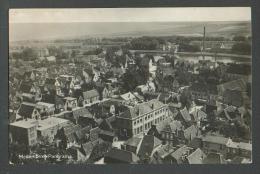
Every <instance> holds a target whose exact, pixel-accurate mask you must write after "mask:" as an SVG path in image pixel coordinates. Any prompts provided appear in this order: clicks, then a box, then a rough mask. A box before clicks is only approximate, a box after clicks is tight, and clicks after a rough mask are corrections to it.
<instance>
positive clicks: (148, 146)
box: [138, 135, 162, 158]
mask: <svg viewBox="0 0 260 174" xmlns="http://www.w3.org/2000/svg"><path fill="white" fill-rule="evenodd" d="M161 144H162V142H161V140H159V139H158V138H156V137H155V136H152V135H145V136H144V137H143V139H142V142H141V145H140V149H139V151H138V156H139V157H140V158H146V157H147V156H151V154H152V151H153V150H154V149H155V148H156V147H158V146H159V145H161Z"/></svg>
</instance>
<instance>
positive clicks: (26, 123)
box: [10, 119, 38, 129]
mask: <svg viewBox="0 0 260 174" xmlns="http://www.w3.org/2000/svg"><path fill="white" fill-rule="evenodd" d="M37 124H38V123H37V121H36V120H34V119H27V120H21V121H16V122H14V123H10V126H15V127H20V128H25V129H28V128H31V127H34V126H37Z"/></svg>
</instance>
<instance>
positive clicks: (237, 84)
mask: <svg viewBox="0 0 260 174" xmlns="http://www.w3.org/2000/svg"><path fill="white" fill-rule="evenodd" d="M217 88H218V91H219V92H221V93H223V92H224V91H225V90H227V89H229V90H234V89H235V90H239V91H246V89H247V81H246V79H238V80H233V81H229V82H226V83H223V84H221V85H218V86H217Z"/></svg>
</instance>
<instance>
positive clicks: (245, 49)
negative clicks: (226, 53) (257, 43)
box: [231, 42, 251, 55]
mask: <svg viewBox="0 0 260 174" xmlns="http://www.w3.org/2000/svg"><path fill="white" fill-rule="evenodd" d="M231 51H232V53H235V54H247V55H250V54H251V44H249V43H247V42H241V43H236V44H234V45H233V46H232V49H231Z"/></svg>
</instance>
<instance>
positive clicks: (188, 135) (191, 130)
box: [183, 125, 198, 139]
mask: <svg viewBox="0 0 260 174" xmlns="http://www.w3.org/2000/svg"><path fill="white" fill-rule="evenodd" d="M183 132H184V137H185V138H186V139H190V138H191V137H195V136H196V134H197V132H198V130H197V128H196V127H195V126H194V125H191V126H190V127H188V128H187V129H185V130H184V131H183Z"/></svg>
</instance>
